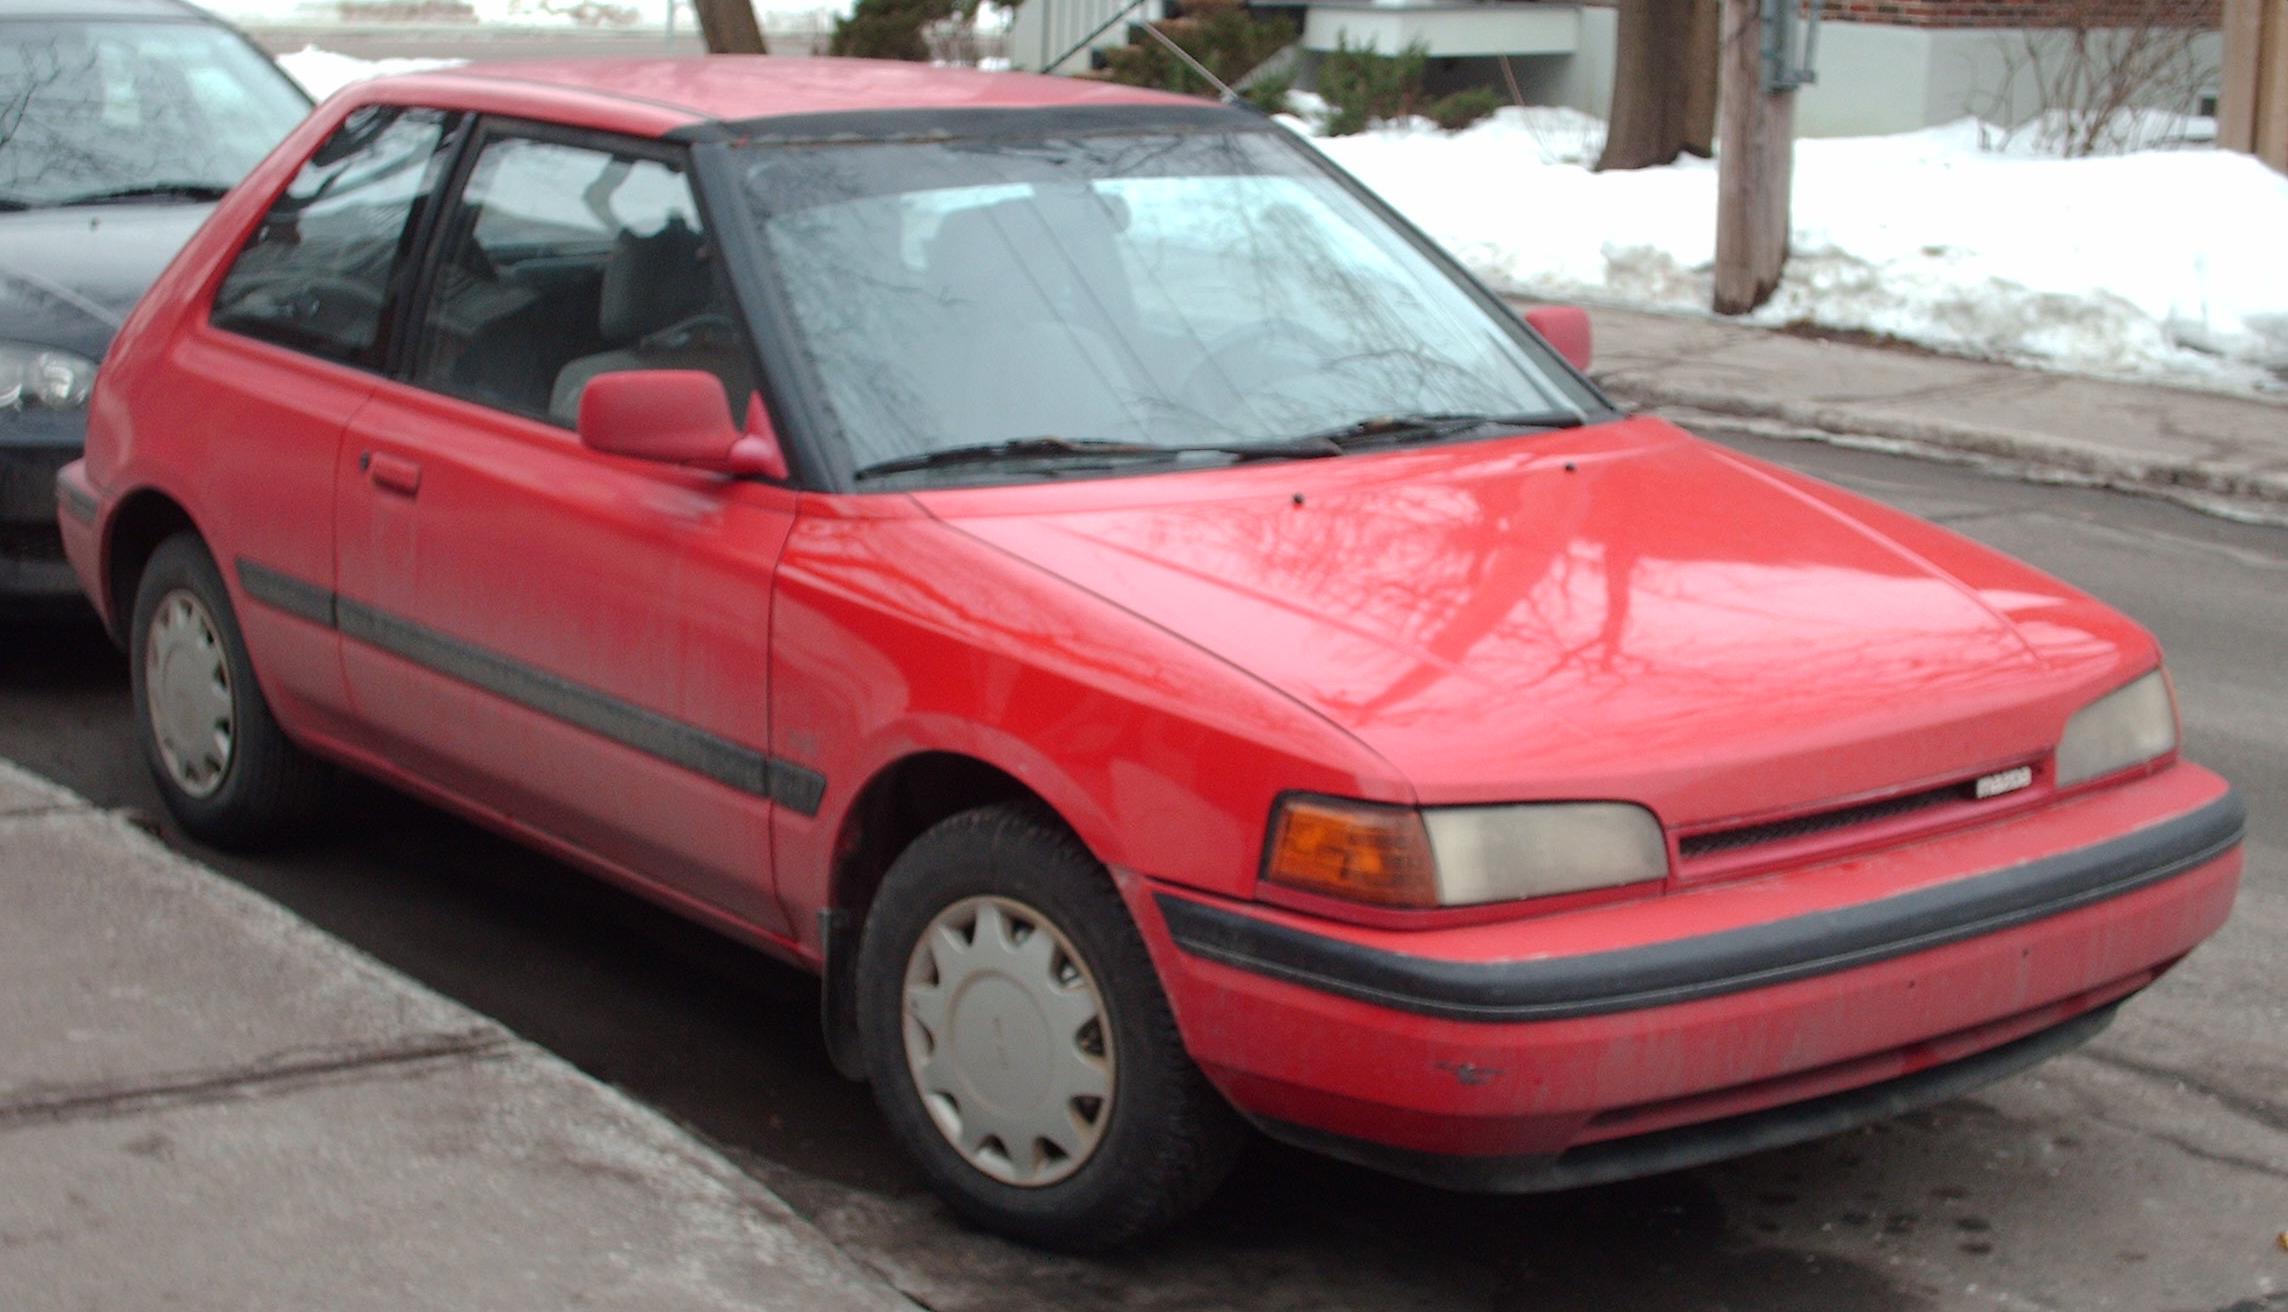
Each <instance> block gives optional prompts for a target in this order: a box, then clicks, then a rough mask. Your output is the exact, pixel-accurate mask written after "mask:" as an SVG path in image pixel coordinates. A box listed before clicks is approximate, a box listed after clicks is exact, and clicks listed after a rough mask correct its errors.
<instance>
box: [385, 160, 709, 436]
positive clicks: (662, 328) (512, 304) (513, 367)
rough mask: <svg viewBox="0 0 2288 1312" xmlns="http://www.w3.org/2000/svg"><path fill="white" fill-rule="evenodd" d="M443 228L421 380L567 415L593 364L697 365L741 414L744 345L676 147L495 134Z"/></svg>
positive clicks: (608, 367) (533, 411)
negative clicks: (606, 145) (617, 147)
mask: <svg viewBox="0 0 2288 1312" xmlns="http://www.w3.org/2000/svg"><path fill="white" fill-rule="evenodd" d="M441 235H442V241H443V248H442V250H441V252H440V254H439V257H438V261H437V273H436V279H435V287H434V290H433V291H432V293H431V295H430V297H429V302H428V309H427V312H426V316H425V322H424V324H423V329H422V338H421V344H420V349H419V353H418V356H417V358H416V360H415V364H414V381H415V382H417V383H419V384H420V385H422V386H424V387H429V388H433V389H435V390H437V391H440V392H446V393H450V394H452V395H455V396H460V397H464V398H466V399H468V400H472V401H477V402H480V403H482V404H485V405H490V406H496V407H498V408H500V409H504V410H511V411H515V412H517V413H520V414H525V415H530V416H532V417H534V418H537V419H544V420H547V421H548V422H551V423H554V424H557V425H560V426H562V427H565V428H570V427H573V426H574V425H575V424H576V423H577V422H578V419H579V414H580V393H581V391H582V390H583V389H584V388H585V387H586V385H587V382H588V380H589V379H591V378H594V377H595V376H597V375H598V374H604V373H613V372H617V371H620V370H628V369H698V370H703V371H705V372H708V373H712V374H714V375H715V376H716V377H717V378H719V379H721V380H722V382H723V390H724V399H725V402H726V404H727V406H728V407H729V409H730V413H731V415H732V416H733V418H734V419H737V418H738V417H739V416H741V415H743V414H744V412H745V409H746V399H747V396H748V394H749V393H751V392H752V391H753V390H754V380H753V378H752V375H751V370H750V368H749V365H748V358H749V357H748V353H747V350H746V345H745V341H744V338H743V337H742V336H741V333H740V329H739V326H738V320H737V317H736V314H735V312H734V310H733V308H732V306H731V303H730V299H729V297H728V295H727V294H726V292H725V290H724V288H725V283H724V280H723V277H722V273H721V271H720V270H719V269H718V268H717V267H716V266H717V264H718V263H719V260H718V257H717V254H716V250H715V245H714V243H713V242H712V241H711V240H710V239H709V237H708V234H707V232H706V229H705V227H704V225H703V224H702V223H701V220H700V217H699V207H698V205H697V204H696V203H695V201H694V200H693V198H692V193H691V183H690V179H689V177H688V176H687V174H686V173H685V171H684V165H683V162H682V160H681V159H680V158H676V157H671V156H667V155H654V154H651V153H649V152H638V151H629V152H625V153H622V152H615V151H609V150H603V149H597V148H594V147H589V146H577V145H569V144H565V143H562V142H556V141H543V140H535V139H531V138H526V137H514V136H498V137H494V138H493V139H491V140H489V141H487V142H486V143H485V144H484V147H483V149H482V152H481V153H480V154H479V155H478V157H477V160H476V164H475V166H474V168H473V169H472V170H471V172H470V174H469V180H468V185H467V186H466V187H465V188H464V190H463V192H462V195H461V199H460V203H459V205H458V206H456V207H455V209H454V210H453V212H452V213H451V214H450V215H449V216H448V218H447V220H446V227H445V229H444V231H443V233H442V234H441Z"/></svg>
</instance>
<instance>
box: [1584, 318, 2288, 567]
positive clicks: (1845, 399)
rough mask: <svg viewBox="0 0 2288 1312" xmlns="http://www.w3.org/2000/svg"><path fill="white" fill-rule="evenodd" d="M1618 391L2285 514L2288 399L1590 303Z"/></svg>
mask: <svg viewBox="0 0 2288 1312" xmlns="http://www.w3.org/2000/svg"><path fill="white" fill-rule="evenodd" d="M1590 318H1591V320H1592V321H1593V323H1594V325H1595V327H1596V332H1597V367H1596V370H1595V373H1596V375H1597V378H1598V380H1599V381H1600V382H1602V383H1603V384H1604V386H1605V387H1606V389H1607V390H1608V391H1610V392H1611V393H1612V394H1613V396H1614V397H1615V398H1616V399H1618V400H1621V401H1624V402H1627V403H1628V404H1630V405H1634V406H1638V407H1641V408H1644V409H1647V410H1650V411H1652V412H1654V413H1657V414H1661V415H1665V416H1667V417H1668V418H1671V419H1673V420H1675V421H1676V422H1677V423H1680V424H1682V425H1684V426H1685V427H1688V428H1691V429H1693V430H1695V431H1697V432H1702V433H1706V434H1708V435H1709V436H1719V437H1720V436H1724V435H1727V434H1734V433H1744V434H1748V435H1752V436H1757V437H1793V438H1811V439H1816V440H1821V441H1831V442H1838V443H1843V444H1846V445H1857V446H1871V447H1876V448H1879V449H1883V450H1892V451H1901V452H1906V453H1909V454H1916V455H1923V456H1929V457H1935V458H1939V459H1947V460H1955V461H1964V462H1971V463H1977V464H1981V465H1986V466H1990V467H1994V468H1997V469H1999V470H2001V471H2003V472H2007V473H2011V474H2016V475H2019V476H2022V477H2030V478H2037V479H2048V480H2056V481H2067V482H2075V483H2088V484H2095V485H2098V486H2102V487H2112V488H2119V489H2122V490H2124V491H2132V492H2142V493H2146V494H2149V495H2155V496H2164V497H2168V498H2170V499H2172V500H2176V501H2179V502H2182V503H2185V504H2187V505H2191V506H2193V507H2195V508H2197V509H2201V510H2206V511H2209V512H2211V513H2215V514H2221V515H2226V516H2229V517H2231V518H2234V519H2242V520H2252V521H2257V522H2265V523H2283V524H2288V396H2283V397H2279V398H2270V397H2243V396H2233V395H2226V394H2222V393H2214V392H2199V391H2189V390H2185V389H2181V388H2173V387H2164V386H2155V385H2142V384H2136V383H2116V382H2105V381H2101V380H2098V379H2091V378H2080V377H2075V376H2071V375H2066V374H2054V373H2044V372H2041V371H2038V370H2031V369H2020V368H2016V367H2013V366H2010V365H2004V364H1988V363H1984V362H1981V361H1975V360H1960V359H1955V358H1953V357H1950V356H1938V355H1927V354H1923V353H1920V352H1916V351H1911V350H1900V349H1890V348H1886V347H1881V346H1860V345H1853V344H1849V343H1844V342H1834V341H1823V340H1814V339H1810V338H1805V337H1797V336H1793V335H1791V334H1788V333H1782V332H1775V331H1772V330H1770V329H1764V328H1751V327H1747V326H1745V325H1741V324H1734V323H1726V322H1722V321H1719V320H1714V319H1700V318H1688V317H1682V316H1670V315H1654V314H1642V313H1637V312H1634V311H1628V310H1617V309H1604V308H1596V309H1592V310H1591V311H1590Z"/></svg>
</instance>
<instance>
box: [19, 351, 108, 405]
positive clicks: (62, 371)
mask: <svg viewBox="0 0 2288 1312" xmlns="http://www.w3.org/2000/svg"><path fill="white" fill-rule="evenodd" d="M94 386H95V361H93V360H90V359H88V358H87V357H86V356H84V355H75V354H73V353H72V352H70V351H61V350H57V349H56V348H54V347H52V346H32V345H28V344H26V343H23V342H0V410H23V409H27V408H29V407H32V406H39V407H41V408H43V409H48V410H82V409H85V408H86V407H87V394H88V392H89V390H90V389H92V388H93V387H94Z"/></svg>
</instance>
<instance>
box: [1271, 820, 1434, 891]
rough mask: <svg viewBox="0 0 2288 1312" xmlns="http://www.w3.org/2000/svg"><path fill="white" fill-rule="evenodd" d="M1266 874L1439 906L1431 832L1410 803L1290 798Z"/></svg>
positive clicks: (1292, 884)
mask: <svg viewBox="0 0 2288 1312" xmlns="http://www.w3.org/2000/svg"><path fill="white" fill-rule="evenodd" d="M1263 877H1264V878H1265V879H1267V880H1269V881H1271V882H1272V883H1274V884H1281V885H1284V886H1286V887H1288V888H1298V889H1303V890H1306V891H1308V892H1313V893H1325V894H1329V895H1331V896H1334V897H1340V898H1347V899H1349V900H1351V901H1354V902H1371V903H1375V904H1377V905H1380V906H1391V907H1434V906H1436V905H1438V873H1437V866H1436V863H1435V862H1434V860H1433V859H1432V857H1431V854H1430V834H1429V831H1428V830H1426V829H1425V828H1424V827H1423V824H1422V814H1421V812H1419V811H1416V810H1413V809H1412V808H1410V807H1395V806H1371V805H1366V804H1362V803H1345V802H1333V801H1327V800H1323V799H1319V798H1290V799H1289V800H1288V801H1286V802H1285V803H1283V804H1282V805H1281V806H1280V808H1279V811H1278V814H1277V815H1276V817H1275V818H1274V819H1273V820H1272V824H1271V849H1270V853H1269V856H1268V858H1267V859H1266V861H1265V862H1264V871H1263Z"/></svg>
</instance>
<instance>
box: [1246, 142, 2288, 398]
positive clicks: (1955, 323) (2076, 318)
mask: <svg viewBox="0 0 2288 1312" xmlns="http://www.w3.org/2000/svg"><path fill="white" fill-rule="evenodd" d="M1299 108H1302V109H1304V110H1306V112H1307V111H1308V110H1309V109H1311V108H1312V107H1311V106H1309V105H1308V103H1307V102H1306V103H1305V104H1303V105H1301V106H1299ZM1287 121H1288V122H1289V123H1290V125H1291V126H1293V127H1295V128H1296V129H1297V130H1298V131H1301V132H1304V133H1305V134H1309V133H1310V132H1311V128H1310V127H1309V124H1308V122H1307V121H1305V120H1303V119H1289V120H1287ZM2201 126H2202V125H2201V124H2200V123H2199V122H2198V121H2185V122H2183V123H2182V124H2181V127H2182V131H2180V132H2177V133H2174V134H2170V133H2166V132H2161V131H2148V132H2146V133H2145V134H2144V135H2143V138H2142V139H2145V140H2155V139H2160V138H2161V137H2164V136H2169V135H2175V136H2178V137H2183V138H2197V137H2198V136H2199V134H2200V129H2201ZM1602 135H1603V128H1602V125H1601V124H1599V123H1598V122H1597V121H1596V120H1595V119H1592V118H1589V117H1587V116H1586V115H1581V114H1577V113H1573V112H1571V111H1567V110H1551V109H1535V110H1521V109H1504V110H1502V111H1500V112H1499V113H1497V114H1496V115H1495V116H1494V117H1493V118H1491V119H1489V120H1487V121H1485V122H1483V123H1480V124H1478V125H1477V126H1475V127H1473V128H1471V129H1469V130H1467V131H1464V132H1460V133H1454V134H1447V133H1443V132H1440V131H1438V130H1437V129H1436V128H1434V127H1432V126H1430V125H1429V124H1428V123H1426V122H1421V121H1417V122H1415V123H1413V124H1406V125H1385V126H1382V127H1379V128H1377V129H1376V130H1375V131H1372V132H1369V133H1365V134H1362V135H1359V136H1354V137H1334V138H1316V139H1315V144H1316V145H1317V146H1318V147H1319V149H1320V150H1322V151H1324V152H1325V153H1326V154H1327V155H1328V156H1330V157H1331V158H1333V159H1334V160H1336V161H1337V162H1338V163H1340V164H1342V165H1343V166H1344V167H1345V168H1347V169H1349V170H1350V171H1352V172H1353V173H1355V174H1357V175H1358V176H1359V177H1360V178H1361V179H1362V180H1363V181H1365V182H1366V184H1367V185H1368V186H1370V187H1373V188H1374V189H1375V190H1376V191H1378V192H1380V193H1381V194H1382V195H1383V196H1385V197H1386V198H1388V199H1389V200H1390V201H1391V202H1392V203H1393V204H1395V205H1396V206H1398V208H1399V209H1401V210H1403V211H1404V212H1405V213H1406V214H1407V216H1408V217H1409V218H1412V219H1413V220H1414V221H1415V222H1416V223H1418V224H1420V225H1421V226H1422V227H1423V228H1424V230H1426V231H1428V232H1429V233H1430V234H1431V235H1432V236H1434V237H1436V238H1437V239H1438V240H1439V241H1440V242H1442V243H1444V244H1445V245H1447V246H1448V247H1449V248H1451V249H1452V250H1453V251H1454V253H1455V254H1456V255H1458V256H1460V257H1461V258H1462V259H1463V260H1464V261H1465V262H1467V263H1468V264H1470V265H1471V266H1472V267H1473V268H1475V269H1476V270H1477V271H1478V272H1479V273H1480V274H1481V275H1483V276H1485V277H1486V278H1487V279H1488V280H1489V281H1491V282H1493V283H1495V284H1496V285H1497V286H1500V287H1502V288H1504V289H1506V290H1511V291H1517V292H1524V293H1530V294H1533V295H1539V296H1550V297H1580V298H1584V299H1592V300H1602V301H1610V302H1617V303H1623V304H1634V305H1645V306H1653V307H1660V308H1675V309H1705V308H1706V306H1707V305H1708V302H1709V294H1710V283H1711V274H1710V269H1711V266H1712V263H1713V261H1714V258H1715V244H1716V236H1715V228H1716V217H1715V216H1716V168H1715V165H1714V164H1712V163H1709V162H1707V161H1704V160H1686V161H1683V162H1681V163H1678V164H1675V165H1671V166H1669V167H1666V168H1659V169H1642V170H1636V171H1632V172H1620V173H1604V174H1600V173H1594V172H1591V171H1590V167H1589V166H1590V164H1591V163H1592V162H1593V161H1594V160H1595V158H1596V152H1597V149H1598V146H1599V144H1600V143H1601V138H1602ZM2035 135H2036V134H2032V133H2020V134H2017V135H2016V136H2013V137H2009V138H2007V139H2005V138H2003V136H2002V135H2001V134H1998V133H1996V132H1995V131H1994V130H1993V129H1991V128H1988V127H1985V126H1983V125H1981V124H1979V123H1977V122H1975V121H1973V120H1964V121H1962V122H1959V123H1954V124H1949V125H1946V126H1944V127H1938V128H1932V129H1929V130H1926V131H1922V132H1913V133H1905V134H1901V135H1898V136H1889V137H1864V138H1854V139H1834V140H1806V141H1802V142H1798V143H1797V146H1796V166H1795V168H1796V172H1795V205H1794V236H1793V251H1794V254H1793V257H1792V258H1791V259H1790V261H1789V264H1788V268H1787V273H1786V276H1785V278H1784V279H1783V281H1782V283H1781V285H1780V289H1779V292H1778V294H1777V296H1776V297H1775V298H1774V299H1773V301H1772V303H1771V304H1770V305H1768V306H1766V307H1765V308H1764V309H1763V310H1761V311H1759V312H1758V313H1757V315H1756V316H1755V317H1756V319H1757V320H1759V321H1762V322H1767V323H1788V322H1798V321H1801V322H1808V323H1812V324H1816V325H1819V326H1822V327H1827V328H1839V329H1856V330H1864V331H1868V332H1875V333H1883V334H1887V335H1890V336H1894V337H1898V338H1902V339H1905V340H1907V341H1912V342H1917V343H1921V344H1923V345H1927V346H1931V347H1934V348H1937V349H1941V350H1947V351H1954V352H1963V353H1969V354H1975V355H1984V356H1992V357H1996V358H2001V359H2009V360H2017V361H2021V362H2026V363H2034V364H2041V365H2046V366H2049V367H2055V368H2063V369H2070V370H2075V371H2084V372H2091V373H2102V374H2114V375H2127V376H2133V377H2148V378H2168V379H2176V380H2180V381H2193V382H2201V383H2208V384H2224V385H2237V386H2266V385H2271V386H2277V385H2280V383H2281V380H2282V379H2283V378H2284V377H2288V178H2284V177H2282V176H2280V175H2278V174H2275V173H2273V172H2271V171H2270V170H2268V169H2266V168H2264V167H2263V166H2262V165H2260V164H2258V163H2256V162H2255V161H2254V160H2252V159H2249V158H2248V157H2246V156H2242V155H2236V154H2232V153H2229V152H2222V151H2216V150H2209V149H2179V150H2149V151H2144V152H2141V153H2135V154H2126V155H2120V156H2115V157H2111V158H2096V159H2082V160H2061V159H2052V158H2043V157H2040V156H2039V155H2038V154H2037V151H2038V150H2039V143H2038V141H2037V140H2035Z"/></svg>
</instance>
